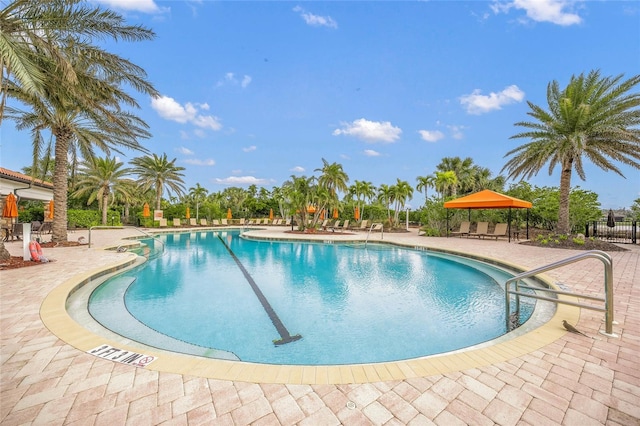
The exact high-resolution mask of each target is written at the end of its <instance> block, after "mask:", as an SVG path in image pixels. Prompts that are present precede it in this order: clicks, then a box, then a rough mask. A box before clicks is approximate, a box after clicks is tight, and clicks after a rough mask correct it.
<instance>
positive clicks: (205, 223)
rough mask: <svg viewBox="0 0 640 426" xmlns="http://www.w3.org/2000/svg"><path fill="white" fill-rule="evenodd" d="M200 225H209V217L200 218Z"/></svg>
mask: <svg viewBox="0 0 640 426" xmlns="http://www.w3.org/2000/svg"><path fill="white" fill-rule="evenodd" d="M200 226H207V219H204V218H203V219H200Z"/></svg>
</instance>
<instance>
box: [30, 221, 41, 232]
mask: <svg viewBox="0 0 640 426" xmlns="http://www.w3.org/2000/svg"><path fill="white" fill-rule="evenodd" d="M41 226H42V223H41V222H40V221H39V220H34V221H33V222H31V232H36V231H37V230H38V229H40V227H41Z"/></svg>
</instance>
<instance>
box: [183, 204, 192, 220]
mask: <svg viewBox="0 0 640 426" xmlns="http://www.w3.org/2000/svg"><path fill="white" fill-rule="evenodd" d="M184 216H185V217H186V218H187V219H191V212H190V211H189V207H187V212H186V213H185V214H184Z"/></svg>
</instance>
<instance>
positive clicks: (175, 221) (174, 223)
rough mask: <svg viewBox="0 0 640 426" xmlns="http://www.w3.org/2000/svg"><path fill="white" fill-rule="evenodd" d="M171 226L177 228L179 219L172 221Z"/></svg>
mask: <svg viewBox="0 0 640 426" xmlns="http://www.w3.org/2000/svg"><path fill="white" fill-rule="evenodd" d="M173 226H176V227H179V226H180V219H173Z"/></svg>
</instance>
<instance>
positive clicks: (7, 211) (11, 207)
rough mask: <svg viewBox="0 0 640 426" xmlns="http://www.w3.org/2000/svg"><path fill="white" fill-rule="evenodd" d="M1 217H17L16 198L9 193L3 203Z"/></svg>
mask: <svg viewBox="0 0 640 426" xmlns="http://www.w3.org/2000/svg"><path fill="white" fill-rule="evenodd" d="M2 217H9V218H14V217H18V204H17V203H16V196H15V195H13V194H12V193H9V195H7V199H6V200H5V202H4V208H3V209H2Z"/></svg>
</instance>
